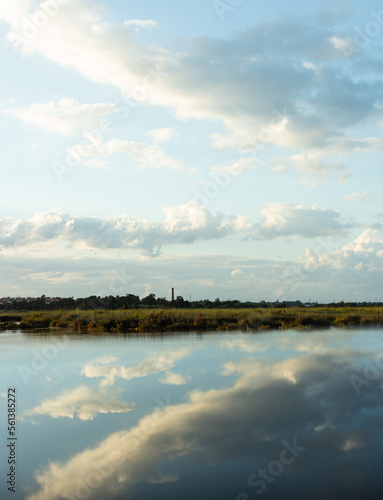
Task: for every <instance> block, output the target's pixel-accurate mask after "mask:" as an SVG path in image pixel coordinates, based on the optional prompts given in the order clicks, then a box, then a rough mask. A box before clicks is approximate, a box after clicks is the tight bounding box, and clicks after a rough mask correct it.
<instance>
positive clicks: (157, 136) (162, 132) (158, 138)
mask: <svg viewBox="0 0 383 500" xmlns="http://www.w3.org/2000/svg"><path fill="white" fill-rule="evenodd" d="M146 135H147V136H148V137H150V138H151V139H152V140H153V141H154V142H155V143H156V144H158V143H161V142H165V141H169V140H170V139H172V138H173V137H177V136H178V135H179V133H178V132H177V130H175V129H174V128H170V127H165V128H157V129H155V130H149V132H148V133H147V134H146Z"/></svg>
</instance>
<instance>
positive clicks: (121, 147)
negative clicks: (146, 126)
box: [67, 139, 185, 170]
mask: <svg viewBox="0 0 383 500" xmlns="http://www.w3.org/2000/svg"><path fill="white" fill-rule="evenodd" d="M67 152H68V156H69V157H70V158H72V161H74V162H76V163H82V162H84V163H85V164H88V165H89V166H92V163H89V161H90V160H88V159H87V158H91V160H92V162H94V161H96V166H97V167H98V166H103V163H102V161H101V164H100V163H99V162H100V160H99V159H98V158H94V157H97V156H111V155H113V154H115V153H121V154H125V155H127V156H129V157H130V158H132V159H133V160H134V161H135V162H136V165H137V166H138V167H139V168H149V167H152V168H170V169H172V170H184V169H185V165H184V164H183V162H182V161H179V160H175V159H174V158H171V157H170V156H168V155H167V154H165V152H164V150H163V149H162V148H160V147H158V146H155V145H152V144H146V143H141V142H134V141H120V140H118V139H111V140H110V141H107V142H101V141H99V143H96V144H94V143H92V144H91V143H90V142H89V143H88V144H86V145H83V144H76V145H74V146H72V147H70V148H69V149H68V150H67ZM84 159H85V161H84Z"/></svg>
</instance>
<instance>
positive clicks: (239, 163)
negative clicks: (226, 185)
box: [210, 158, 264, 176]
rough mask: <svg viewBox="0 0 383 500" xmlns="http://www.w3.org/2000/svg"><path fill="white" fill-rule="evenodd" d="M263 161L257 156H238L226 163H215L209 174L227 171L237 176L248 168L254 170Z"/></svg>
mask: <svg viewBox="0 0 383 500" xmlns="http://www.w3.org/2000/svg"><path fill="white" fill-rule="evenodd" d="M260 165H264V163H263V162H262V161H261V160H259V159H258V158H239V159H238V160H234V161H232V162H231V163H229V164H228V165H220V166H218V165H215V166H213V167H212V168H211V170H210V172H211V174H213V175H214V174H219V173H221V172H227V173H228V174H230V175H233V176H237V175H241V174H243V173H245V172H248V171H249V170H254V169H256V168H258V167H259V166H260Z"/></svg>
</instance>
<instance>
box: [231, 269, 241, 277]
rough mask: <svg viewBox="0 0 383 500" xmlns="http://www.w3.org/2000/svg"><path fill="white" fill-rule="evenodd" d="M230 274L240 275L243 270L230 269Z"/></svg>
mask: <svg viewBox="0 0 383 500" xmlns="http://www.w3.org/2000/svg"><path fill="white" fill-rule="evenodd" d="M230 274H231V275H232V276H241V274H243V271H241V269H235V270H234V271H231V273H230Z"/></svg>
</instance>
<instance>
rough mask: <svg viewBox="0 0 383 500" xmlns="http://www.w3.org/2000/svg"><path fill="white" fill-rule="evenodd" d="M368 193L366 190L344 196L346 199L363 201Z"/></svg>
mask: <svg viewBox="0 0 383 500" xmlns="http://www.w3.org/2000/svg"><path fill="white" fill-rule="evenodd" d="M369 194H370V193H369V192H368V191H367V190H366V191H363V193H360V194H358V193H356V192H355V193H351V194H348V195H346V196H345V197H344V199H345V200H346V201H364V200H365V199H366V198H367V197H368V195H369Z"/></svg>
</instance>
